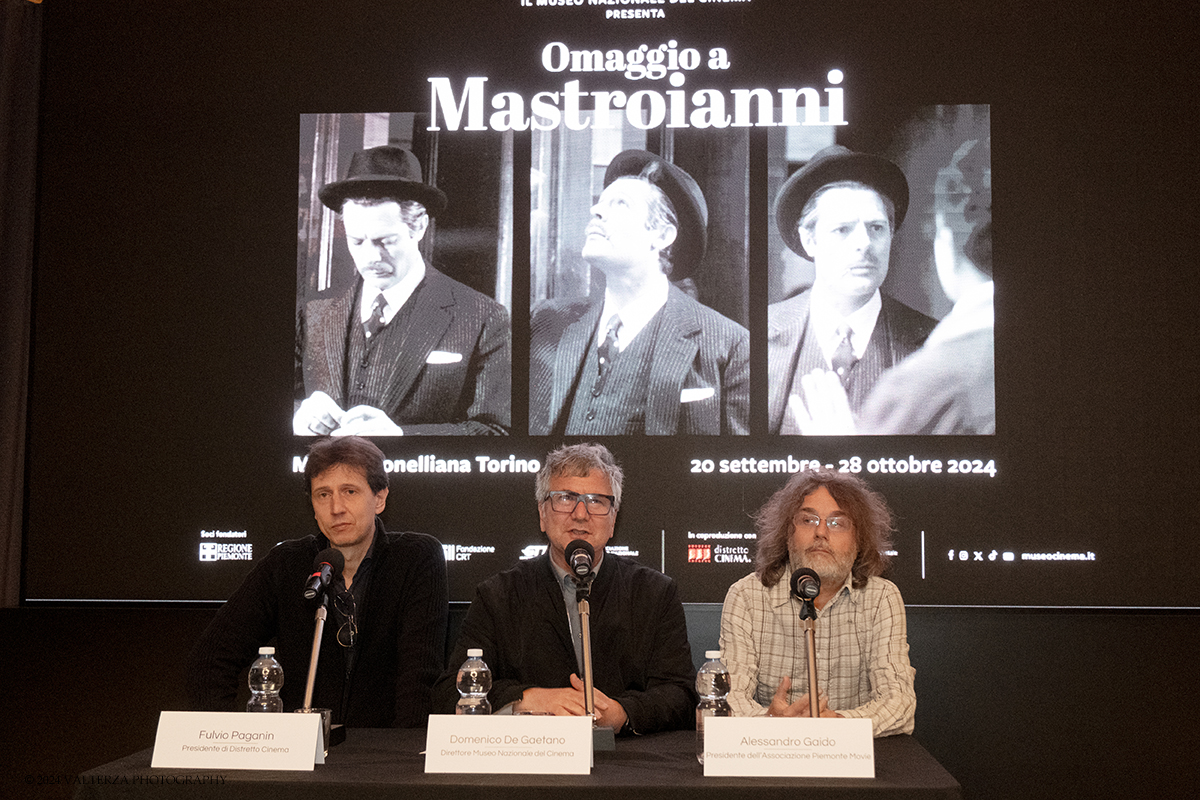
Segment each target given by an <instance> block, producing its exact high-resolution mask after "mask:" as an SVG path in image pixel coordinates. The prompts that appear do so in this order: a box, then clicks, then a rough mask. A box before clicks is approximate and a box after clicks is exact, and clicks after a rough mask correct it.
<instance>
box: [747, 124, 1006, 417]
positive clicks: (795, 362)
mask: <svg viewBox="0 0 1200 800" xmlns="http://www.w3.org/2000/svg"><path fill="white" fill-rule="evenodd" d="M836 132H837V129H835V128H813V129H808V128H799V127H791V128H780V129H775V130H773V131H771V133H770V134H769V136H768V140H769V141H770V142H771V143H772V144H771V147H770V150H771V157H772V161H771V163H772V166H773V167H774V168H775V169H774V170H773V172H772V175H773V176H774V177H776V180H773V181H770V183H771V184H772V186H771V190H772V194H771V202H772V212H773V213H772V219H771V223H772V227H771V237H770V242H771V247H772V253H771V256H772V257H771V270H770V293H771V304H770V306H769V308H768V331H767V351H768V359H769V380H768V383H769V393H770V397H769V403H768V414H769V427H770V432H771V433H778V434H785V435H787V434H797V435H826V436H845V435H854V434H882V435H889V434H890V435H899V434H910V435H913V434H915V435H921V434H993V433H995V431H996V402H995V353H994V350H995V344H994V335H993V329H994V323H993V319H994V312H993V283H992V248H991V229H992V225H991V203H992V201H991V133H990V116H989V108H988V107H987V106H937V107H933V108H922V109H918V110H916V111H914V112H913V113H912V114H911V115H910V116H909V117H908V118H907V119H903V120H902V121H901V123H900V125H899V126H898V133H896V134H895V135H894V137H893V141H892V143H891V146H890V147H889V148H888V152H887V154H876V153H873V152H866V151H861V150H856V149H854V148H853V147H848V146H847V145H846V144H843V143H841V142H840V141H839V140H838V137H837V136H836V135H835V134H836ZM844 138H845V139H847V140H850V139H852V138H853V137H849V136H847V137H844ZM860 138H865V137H860ZM851 144H852V145H853V144H854V143H853V142H851ZM782 176H786V180H780V179H779V178H781V177H782Z"/></svg>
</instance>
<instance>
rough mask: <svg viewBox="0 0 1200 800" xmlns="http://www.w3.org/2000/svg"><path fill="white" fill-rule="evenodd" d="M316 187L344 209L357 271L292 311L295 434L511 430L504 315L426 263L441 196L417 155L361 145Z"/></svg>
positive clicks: (328, 203) (324, 200)
mask: <svg viewBox="0 0 1200 800" xmlns="http://www.w3.org/2000/svg"><path fill="white" fill-rule="evenodd" d="M318 194H319V196H320V198H321V202H322V203H324V204H325V205H326V206H327V207H329V208H331V209H333V210H334V211H336V212H339V213H340V214H341V216H342V225H343V227H344V229H345V233H346V245H347V247H348V248H349V250H350V255H351V257H352V258H353V259H354V265H355V267H356V268H357V270H358V275H359V279H358V280H356V281H355V282H354V285H353V286H352V287H351V288H350V289H349V290H347V291H346V292H345V293H344V294H342V295H340V296H338V297H333V298H329V299H320V300H313V301H310V302H308V303H306V304H305V306H304V308H303V309H301V312H300V314H299V315H298V321H297V334H296V336H297V342H296V344H297V354H296V355H297V372H298V376H297V383H298V384H300V383H302V387H300V386H298V391H297V395H298V396H297V404H296V407H295V411H294V415H293V418H292V427H293V431H294V433H295V434H296V435H299V436H316V435H323V434H331V435H334V436H339V435H347V434H358V435H368V436H401V435H413V434H442V435H455V434H458V435H468V434H506V433H508V431H509V428H510V414H511V412H510V391H511V377H510V376H511V368H512V365H511V340H510V333H509V325H508V313H507V311H506V310H505V309H504V307H503V306H502V305H500V304H499V303H497V302H496V301H495V300H493V299H491V298H489V297H486V296H484V295H482V294H480V293H479V292H477V291H475V290H474V289H471V288H469V287H467V286H464V285H463V284H461V283H459V282H458V281H456V280H453V279H451V278H449V277H447V276H446V275H443V274H442V273H441V272H439V271H438V270H436V269H434V268H433V267H432V266H430V265H428V264H426V263H425V260H424V258H423V257H422V255H421V251H420V249H419V245H420V242H421V238H422V237H423V236H424V235H425V231H426V228H427V227H428V226H429V218H430V217H431V216H435V215H437V214H438V213H440V212H441V211H442V210H444V209H445V208H446V196H445V194H444V193H443V192H442V191H441V190H440V189H438V188H437V187H435V186H431V185H429V184H427V183H425V182H424V181H423V180H422V177H421V165H420V163H418V161H417V158H416V156H414V155H413V154H412V153H411V152H409V151H408V150H405V149H402V148H400V147H394V146H391V145H387V146H383V147H373V148H371V149H368V150H363V151H360V152H357V153H355V154H354V155H353V156H352V157H351V160H350V168H349V170H348V173H347V176H346V179H345V180H343V181H336V182H334V183H330V184H327V185H325V186H323V187H322V188H321V189H320V191H319V193H318Z"/></svg>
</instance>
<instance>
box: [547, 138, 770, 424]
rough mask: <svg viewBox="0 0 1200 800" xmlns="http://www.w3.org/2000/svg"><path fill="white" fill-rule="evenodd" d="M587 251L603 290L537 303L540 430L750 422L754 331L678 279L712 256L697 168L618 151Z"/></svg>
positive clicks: (642, 153) (588, 234) (587, 238)
mask: <svg viewBox="0 0 1200 800" xmlns="http://www.w3.org/2000/svg"><path fill="white" fill-rule="evenodd" d="M591 211H592V216H591V220H590V221H589V222H588V225H587V229H586V232H585V239H584V244H583V250H582V256H583V259H584V260H585V261H586V262H588V264H589V265H590V266H591V267H593V268H594V269H597V270H599V271H600V272H601V273H602V274H603V276H604V292H603V295H602V296H593V297H586V298H570V299H563V300H548V301H545V302H543V303H541V304H540V305H539V306H537V307H536V308H535V309H534V310H533V320H532V325H531V332H530V336H531V342H530V365H529V432H530V433H531V434H533V435H564V434H565V435H572V436H576V435H585V436H614V435H624V434H649V435H671V434H677V433H679V434H745V433H747V432H748V422H747V417H748V413H749V406H750V365H749V364H750V362H749V349H750V335H749V332H748V331H747V330H746V329H745V328H744V327H742V326H741V325H738V324H737V323H736V322H733V321H732V320H730V319H728V318H726V317H724V316H722V315H721V314H719V313H717V312H716V311H713V310H712V309H710V308H708V307H707V306H705V305H702V304H701V303H699V302H697V301H696V300H693V299H692V298H691V297H690V296H688V295H687V294H685V293H684V292H683V291H682V290H680V289H679V288H678V287H677V286H675V284H674V283H672V281H678V280H682V279H683V278H686V277H687V276H688V275H689V274H691V272H692V271H693V270H695V269H696V268H698V267H699V266H700V263H701V261H702V260H703V258H704V249H705V244H706V238H707V226H708V206H707V205H706V203H705V202H704V195H703V194H702V193H701V192H700V187H699V186H698V185H697V184H696V181H695V180H693V179H692V177H691V176H690V175H688V174H687V173H686V172H684V171H683V170H682V169H680V168H679V167H677V166H675V165H674V164H671V163H670V162H668V161H666V160H664V159H662V158H660V157H659V156H656V155H654V154H652V153H648V152H645V151H642V150H626V151H624V152H622V153H619V154H617V156H616V157H615V158H613V160H612V162H611V163H610V164H609V165H608V169H607V171H606V172H605V175H604V190H603V191H602V192H601V193H600V198H599V199H598V200H597V201H596V204H595V205H594V206H592V209H591Z"/></svg>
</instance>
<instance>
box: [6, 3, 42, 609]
mask: <svg viewBox="0 0 1200 800" xmlns="http://www.w3.org/2000/svg"><path fill="white" fill-rule="evenodd" d="M0 23H2V27H3V38H2V39H0V270H3V271H2V272H0V282H2V283H0V285H2V287H3V288H0V605H3V606H6V607H11V606H15V605H17V604H18V602H19V601H20V592H21V520H22V510H23V507H24V495H25V412H26V398H27V397H28V390H29V341H30V297H31V289H32V285H33V241H34V205H35V203H34V194H35V188H36V178H37V169H36V161H37V122H38V114H37V109H38V85H39V78H40V75H41V59H42V7H41V6H40V5H38V4H37V3H36V2H32V1H31V0H3V5H0Z"/></svg>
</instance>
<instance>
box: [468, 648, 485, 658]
mask: <svg viewBox="0 0 1200 800" xmlns="http://www.w3.org/2000/svg"><path fill="white" fill-rule="evenodd" d="M467 658H483V648H482V647H472V648H471V649H470V650H468V651H467Z"/></svg>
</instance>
